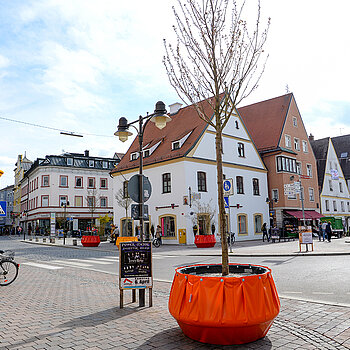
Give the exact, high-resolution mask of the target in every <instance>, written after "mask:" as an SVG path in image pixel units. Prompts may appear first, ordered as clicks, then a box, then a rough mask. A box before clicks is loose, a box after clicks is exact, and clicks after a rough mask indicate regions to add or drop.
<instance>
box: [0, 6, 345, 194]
mask: <svg viewBox="0 0 350 350" xmlns="http://www.w3.org/2000/svg"><path fill="white" fill-rule="evenodd" d="M172 4H173V1H170V0H169V1H162V0H149V1H147V2H145V1H141V0H136V1H128V2H121V1H107V0H100V1H95V0H75V1H65V0H42V1H40V0H26V1H24V0H22V1H19V0H17V1H16V0H12V1H8V0H0V91H1V94H0V117H4V118H10V119H16V120H21V121H25V122H30V123H34V124H40V125H46V126H49V127H54V128H59V129H64V130H71V131H75V132H78V133H79V132H80V133H86V134H97V135H106V136H105V137H101V136H99V137H97V136H84V138H82V139H81V138H73V137H67V136H62V135H60V134H59V132H57V131H51V130H47V129H41V128H35V127H31V126H28V125H23V124H17V123H13V122H9V121H5V120H1V119H0V130H1V134H0V135H1V145H2V147H1V149H0V169H2V170H3V171H5V174H4V175H3V176H2V177H1V178H0V188H2V187H4V186H7V185H10V184H12V183H13V175H14V174H13V169H14V165H15V162H16V160H17V155H18V154H24V152H26V153H27V157H28V158H29V159H31V160H33V161H34V160H35V159H36V158H38V157H44V156H45V155H46V154H60V153H62V150H64V151H70V152H83V151H84V150H85V149H89V150H90V154H92V155H96V156H97V155H99V156H112V155H113V154H114V152H116V151H117V152H125V151H126V149H127V147H128V146H129V145H130V142H129V143H126V144H122V143H120V142H119V141H118V140H117V138H115V137H113V133H114V131H115V130H116V127H117V123H118V119H119V117H121V116H126V117H127V118H128V119H129V120H134V119H135V118H137V117H138V115H139V114H145V113H146V112H152V111H153V109H154V104H155V103H156V102H157V101H158V100H163V101H164V102H165V103H166V104H167V105H168V104H171V103H174V102H176V101H179V98H178V97H177V96H176V94H175V92H174V90H173V88H172V87H171V86H170V84H169V83H168V79H167V77H166V74H165V70H164V68H163V65H162V57H163V55H164V50H163V41H162V40H163V38H170V37H171V35H172V34H171V33H172V31H171V26H172V24H173V23H174V20H173V15H172V10H171V5H172ZM331 4H333V7H332V6H331ZM335 5H336V6H335ZM262 6H263V12H264V15H266V16H270V17H271V18H272V24H271V28H270V33H269V39H268V46H267V48H266V49H267V51H268V53H269V55H270V57H269V60H268V63H267V67H266V71H265V74H264V75H263V78H262V80H261V82H260V86H259V89H258V90H257V91H255V92H254V93H253V94H252V95H251V96H250V97H249V98H248V99H247V100H246V101H244V102H243V103H242V105H244V104H249V103H253V102H258V101H261V100H264V99H268V98H272V97H276V96H279V95H282V94H284V93H285V92H286V85H287V84H288V87H289V90H290V91H291V92H293V93H294V95H295V97H296V101H297V104H298V107H299V110H300V112H301V115H302V117H303V120H304V124H305V127H306V129H307V131H308V133H310V132H311V133H313V134H314V135H315V137H316V138H321V137H326V136H337V135H340V133H341V134H348V133H350V126H349V121H348V116H349V113H348V111H349V108H350V97H349V96H348V81H349V80H350V79H349V78H350V76H349V75H350V74H349V71H348V62H349V58H350V57H349V56H350V51H349V50H350V45H349V41H350V39H349V36H348V33H349V24H348V18H347V16H348V13H349V9H350V5H349V4H348V1H346V0H338V1H336V2H335V3H329V2H328V1H325V0H318V1H317V0H308V1H304V0H303V1H302V0H295V1H293V2H285V1H280V0H263V1H262Z"/></svg>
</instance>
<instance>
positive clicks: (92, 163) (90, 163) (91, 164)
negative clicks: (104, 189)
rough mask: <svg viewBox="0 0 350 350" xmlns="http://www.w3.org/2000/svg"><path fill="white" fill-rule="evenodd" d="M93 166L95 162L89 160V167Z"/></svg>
mask: <svg viewBox="0 0 350 350" xmlns="http://www.w3.org/2000/svg"><path fill="white" fill-rule="evenodd" d="M94 166H95V162H94V161H93V160H89V168H93V167H94Z"/></svg>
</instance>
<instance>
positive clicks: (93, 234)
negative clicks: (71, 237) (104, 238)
mask: <svg viewBox="0 0 350 350" xmlns="http://www.w3.org/2000/svg"><path fill="white" fill-rule="evenodd" d="M85 200H86V204H87V206H88V208H89V211H90V213H91V227H90V229H89V228H88V230H87V231H85V233H87V234H85V235H84V236H82V237H81V244H82V245H83V246H84V247H98V245H99V244H100V242H101V239H100V236H99V235H98V231H97V230H96V229H95V228H94V227H93V224H94V212H95V211H96V208H97V202H98V200H99V196H98V194H97V192H96V190H95V189H93V190H89V191H88V195H87V196H86V197H85Z"/></svg>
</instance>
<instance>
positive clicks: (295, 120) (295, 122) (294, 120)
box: [293, 117, 298, 128]
mask: <svg viewBox="0 0 350 350" xmlns="http://www.w3.org/2000/svg"><path fill="white" fill-rule="evenodd" d="M293 126H294V127H295V128H297V127H298V120H297V117H293Z"/></svg>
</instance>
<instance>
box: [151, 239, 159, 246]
mask: <svg viewBox="0 0 350 350" xmlns="http://www.w3.org/2000/svg"><path fill="white" fill-rule="evenodd" d="M153 245H154V246H155V247H156V248H159V247H160V241H159V239H157V238H156V239H154V240H153Z"/></svg>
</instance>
